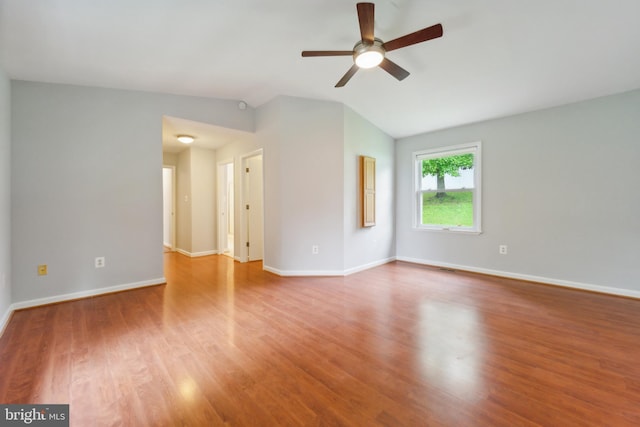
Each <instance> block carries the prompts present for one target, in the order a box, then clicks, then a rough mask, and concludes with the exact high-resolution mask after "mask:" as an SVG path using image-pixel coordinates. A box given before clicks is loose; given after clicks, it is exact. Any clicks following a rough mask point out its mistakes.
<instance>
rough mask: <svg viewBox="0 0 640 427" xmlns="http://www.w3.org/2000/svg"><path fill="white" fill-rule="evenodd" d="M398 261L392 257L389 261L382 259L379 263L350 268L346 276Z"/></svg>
mask: <svg viewBox="0 0 640 427" xmlns="http://www.w3.org/2000/svg"><path fill="white" fill-rule="evenodd" d="M395 260H396V257H391V258H387V259H381V260H379V261H374V262H370V263H368V264H364V265H360V266H358V267H353V268H348V269H346V270H345V271H344V275H345V276H348V275H350V274H353V273H358V272H360V271H364V270H369V269H370V268H374V267H379V266H381V265H384V264H388V263H390V262H393V261H395Z"/></svg>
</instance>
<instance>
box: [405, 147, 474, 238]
mask: <svg viewBox="0 0 640 427" xmlns="http://www.w3.org/2000/svg"><path fill="white" fill-rule="evenodd" d="M414 163H415V176H416V184H415V194H416V197H415V203H416V208H415V210H414V212H416V221H415V225H416V227H417V228H420V229H427V230H448V231H462V232H472V233H480V231H481V230H480V142H475V143H473V144H466V145H458V146H455V147H445V148H438V149H433V150H426V151H420V152H416V153H414Z"/></svg>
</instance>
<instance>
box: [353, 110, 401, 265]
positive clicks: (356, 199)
mask: <svg viewBox="0 0 640 427" xmlns="http://www.w3.org/2000/svg"><path fill="white" fill-rule="evenodd" d="M361 155H363V156H369V157H374V158H375V159H376V225H375V226H374V227H365V228H361V227H360V221H359V218H360V216H361V208H360V197H361V196H360V191H359V188H360V187H359V184H360V179H359V176H360V172H359V171H360V168H359V156H361ZM394 159H395V142H394V140H393V138H391V137H390V136H389V135H387V134H385V133H384V132H382V131H381V130H380V129H378V128H377V127H375V126H374V125H373V124H372V123H371V122H369V121H367V120H365V119H364V118H363V117H362V116H360V115H359V114H357V113H356V112H355V111H353V110H352V109H350V108H348V107H344V215H343V221H344V268H345V270H346V271H347V272H349V271H351V270H352V269H356V270H357V269H362V268H363V267H364V266H369V265H375V264H379V263H381V262H385V261H388V260H390V259H392V258H393V257H395V239H394V235H395V205H394V202H395V200H394V183H395V170H394Z"/></svg>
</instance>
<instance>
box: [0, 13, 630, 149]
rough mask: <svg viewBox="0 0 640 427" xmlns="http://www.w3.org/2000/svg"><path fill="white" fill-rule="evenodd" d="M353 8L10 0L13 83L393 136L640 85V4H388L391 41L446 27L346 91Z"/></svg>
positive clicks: (6, 54)
mask: <svg viewBox="0 0 640 427" xmlns="http://www.w3.org/2000/svg"><path fill="white" fill-rule="evenodd" d="M355 3H356V2H355V1H346V0H304V1H301V0H272V1H264V0H233V1H232V0H208V1H207V0H135V1H131V0H110V1H101V2H98V1H86V0H29V1H25V0H0V37H1V38H0V48H1V55H2V57H1V60H2V64H3V68H4V69H5V71H6V72H7V73H8V74H9V76H10V77H11V78H13V79H21V80H34V81H43V82H55V83H68V84H79V85H91V86H99V87H110V88H122V89H135V90H144V91H154V92H166V93H174V94H186V95H197V96H207V97H217V98H227V99H237V100H244V101H246V102H247V103H248V104H249V105H251V106H253V107H258V106H260V105H262V104H263V103H265V102H267V101H269V100H270V99H272V98H273V97H275V96H277V95H280V94H282V95H291V96H300V97H306V98H315V99H324V100H333V101H339V102H343V103H344V104H346V105H348V106H349V107H351V108H353V109H354V110H355V111H357V112H358V113H360V114H361V115H362V116H364V117H365V118H367V119H368V120H370V121H371V122H373V123H374V124H375V125H377V126H378V127H379V128H381V129H382V130H384V131H385V132H387V133H388V134H390V135H391V136H393V137H396V138H397V137H403V136H407V135H411V134H416V133H421V132H426V131H431V130H435V129H441V128H446V127H451V126H456V125H460V124H464V123H470V122H476V121H480V120H484V119H488V118H493V117H500V116H505V115H510V114H515V113H520V112H525V111H530V110H535V109H541V108H546V107H550V106H555V105H560V104H565V103H569V102H573V101H579V100H583V99H588V98H593V97H597V96H602V95H608V94H612V93H618V92H624V91H628V90H632V89H636V88H640V25H638V17H640V2H639V1H638V0H610V1H607V2H603V1H601V0H538V1H513V0H481V1H478V0H457V1H447V0H379V1H375V4H376V19H375V35H376V36H377V37H379V38H381V39H383V40H385V41H387V40H390V39H393V38H396V37H398V36H401V35H404V34H406V33H409V32H413V31H415V30H418V29H421V28H424V27H427V26H430V25H433V24H436V23H439V22H440V23H442V25H443V27H444V36H443V37H442V38H439V39H436V40H431V41H428V42H425V43H421V44H417V45H414V46H410V47H407V48H405V49H401V50H397V51H393V52H389V53H388V57H389V58H390V59H392V60H393V61H394V62H396V63H398V64H399V65H401V66H402V67H404V68H406V69H407V70H408V71H409V72H410V73H411V75H410V76H409V77H408V78H407V79H405V80H404V81H401V82H399V81H397V80H395V79H394V78H392V77H391V76H390V75H388V74H387V73H386V72H384V71H383V70H381V69H379V68H376V69H372V70H367V71H360V72H358V73H357V74H356V75H355V76H354V77H353V79H352V80H351V81H350V82H349V84H348V85H347V86H346V87H344V88H340V89H336V88H334V85H335V83H336V82H337V81H338V80H339V79H340V77H341V76H342V75H343V74H344V73H345V72H346V70H347V69H348V68H349V67H350V66H351V65H352V59H351V57H349V56H343V57H334V58H302V57H301V55H300V52H301V51H302V50H318V49H321V50H325V49H328V50H350V49H351V48H352V47H353V45H354V44H355V42H356V41H357V40H359V38H360V34H359V29H358V21H357V15H356V7H355Z"/></svg>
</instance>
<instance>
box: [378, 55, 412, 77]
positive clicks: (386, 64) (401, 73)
mask: <svg viewBox="0 0 640 427" xmlns="http://www.w3.org/2000/svg"><path fill="white" fill-rule="evenodd" d="M380 68H382V69H383V70H385V71H386V72H387V73H389V74H391V75H392V76H393V77H395V78H396V79H398V80H404V79H405V78H407V76H408V75H409V72H408V71H407V70H405V69H404V68H402V67H401V66H399V65H398V64H396V63H395V62H393V61H389V60H388V59H387V58H384V59H383V60H382V62H381V63H380Z"/></svg>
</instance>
